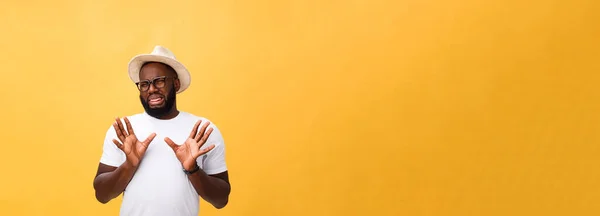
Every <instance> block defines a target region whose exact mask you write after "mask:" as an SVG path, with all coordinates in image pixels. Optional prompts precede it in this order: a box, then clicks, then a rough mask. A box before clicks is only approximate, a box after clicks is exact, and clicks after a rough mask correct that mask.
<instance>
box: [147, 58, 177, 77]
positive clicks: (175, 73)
mask: <svg viewBox="0 0 600 216" xmlns="http://www.w3.org/2000/svg"><path fill="white" fill-rule="evenodd" d="M150 63H159V64H162V65H164V66H165V67H167V70H168V71H171V72H172V73H173V74H174V75H175V78H179V77H178V75H177V71H175V69H173V67H171V65H168V64H165V63H162V62H155V61H148V62H144V64H142V66H141V67H140V72H141V69H142V68H143V67H144V66H146V65H147V64H150Z"/></svg>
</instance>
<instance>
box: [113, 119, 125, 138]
mask: <svg viewBox="0 0 600 216" xmlns="http://www.w3.org/2000/svg"><path fill="white" fill-rule="evenodd" d="M113 127H114V128H115V132H116V133H117V137H118V138H119V140H121V142H122V143H124V142H125V136H124V135H123V133H122V131H121V129H119V125H118V124H117V122H115V123H113Z"/></svg>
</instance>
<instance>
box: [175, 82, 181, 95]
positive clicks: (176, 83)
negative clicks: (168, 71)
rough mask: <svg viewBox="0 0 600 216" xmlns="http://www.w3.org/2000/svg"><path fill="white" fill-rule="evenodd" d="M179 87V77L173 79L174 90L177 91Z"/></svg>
mask: <svg viewBox="0 0 600 216" xmlns="http://www.w3.org/2000/svg"><path fill="white" fill-rule="evenodd" d="M179 88H181V83H180V82H179V79H175V91H176V92H178V91H179Z"/></svg>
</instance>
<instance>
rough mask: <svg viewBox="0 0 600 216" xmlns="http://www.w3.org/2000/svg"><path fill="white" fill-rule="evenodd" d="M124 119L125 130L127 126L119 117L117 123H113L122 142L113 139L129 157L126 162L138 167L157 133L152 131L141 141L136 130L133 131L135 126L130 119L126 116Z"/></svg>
mask: <svg viewBox="0 0 600 216" xmlns="http://www.w3.org/2000/svg"><path fill="white" fill-rule="evenodd" d="M124 120H125V124H126V126H127V130H125V127H124V126H123V123H121V120H120V119H119V118H117V119H116V121H115V123H113V127H114V128H115V131H116V132H117V137H118V138H119V140H120V142H119V140H116V139H113V140H112V141H113V143H115V145H116V146H117V148H119V149H121V151H123V153H125V157H126V158H127V159H126V163H129V165H131V166H133V167H137V166H138V165H139V164H140V161H141V160H142V157H143V156H144V153H146V149H148V145H150V142H152V140H153V139H154V137H156V134H155V133H152V134H150V136H148V138H146V140H144V141H139V140H138V139H137V137H136V135H135V132H133V127H132V126H131V123H130V122H129V119H127V117H125V118H124Z"/></svg>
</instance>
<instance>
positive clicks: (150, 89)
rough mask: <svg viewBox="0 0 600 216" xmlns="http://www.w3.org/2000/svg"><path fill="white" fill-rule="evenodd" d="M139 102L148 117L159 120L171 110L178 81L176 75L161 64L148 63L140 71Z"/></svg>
mask: <svg viewBox="0 0 600 216" xmlns="http://www.w3.org/2000/svg"><path fill="white" fill-rule="evenodd" d="M138 88H139V90H140V101H141V102H142V106H144V110H146V113H148V114H149V115H151V116H153V117H156V118H160V117H161V116H163V115H165V114H167V113H168V112H169V111H171V108H173V105H174V104H175V101H176V92H177V90H179V80H178V79H176V73H175V72H174V71H171V70H170V69H169V68H168V67H167V66H166V65H164V64H161V63H148V64H146V65H144V66H143V67H142V69H141V70H140V82H139V83H138Z"/></svg>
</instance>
